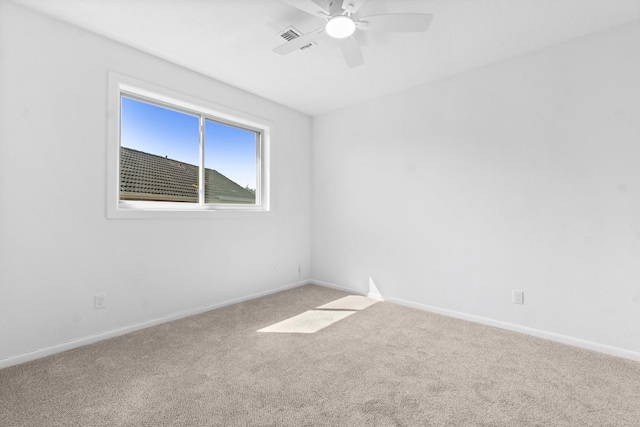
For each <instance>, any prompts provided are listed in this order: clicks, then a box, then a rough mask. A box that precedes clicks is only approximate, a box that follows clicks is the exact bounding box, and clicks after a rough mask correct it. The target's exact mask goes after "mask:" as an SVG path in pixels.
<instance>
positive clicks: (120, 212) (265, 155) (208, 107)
mask: <svg viewBox="0 0 640 427" xmlns="http://www.w3.org/2000/svg"><path fill="white" fill-rule="evenodd" d="M122 95H124V96H130V97H132V98H134V99H139V100H143V101H146V102H150V103H152V104H154V105H158V106H161V107H163V106H164V107H167V108H174V109H176V110H178V111H179V110H184V111H186V112H190V113H195V114H199V115H203V116H206V118H207V119H211V120H214V121H217V122H221V123H227V124H230V125H232V126H238V127H241V128H244V129H247V130H251V131H255V132H258V133H259V134H260V135H261V137H260V138H259V139H260V141H259V143H258V147H257V150H256V151H257V153H256V155H257V163H258V167H257V169H258V170H257V176H256V203H255V204H252V205H243V204H205V203H203V200H204V197H200V202H199V203H184V202H182V203H181V202H150V201H134V200H120V119H121V96H122ZM108 98H109V99H108V104H109V105H108V123H107V125H108V128H107V144H108V146H107V218H193V217H220V216H242V215H251V216H254V215H256V214H260V213H262V214H263V215H264V214H267V213H269V212H270V211H271V209H270V179H269V177H270V161H269V158H270V156H269V147H270V142H271V141H270V140H271V129H272V125H271V122H270V121H268V120H265V119H261V118H257V117H254V116H251V115H249V114H246V113H242V112H238V111H234V110H231V109H228V108H225V107H222V106H220V105H217V104H213V103H211V102H208V101H205V100H202V99H199V98H194V97H191V96H189V95H185V94H182V93H178V92H176V91H172V90H170V89H166V88H163V87H160V86H156V85H153V84H150V83H147V82H143V81H140V80H138V79H134V78H132V77H128V76H124V75H121V74H117V73H113V72H110V73H109V93H108ZM203 155H204V153H203V150H202V145H201V147H200V158H201V160H202V156H203ZM203 173H204V170H201V171H200V174H201V175H202V174H203ZM201 179H202V178H201ZM199 187H200V189H199V191H200V192H203V191H204V186H202V185H200V186H199ZM201 196H202V195H201Z"/></svg>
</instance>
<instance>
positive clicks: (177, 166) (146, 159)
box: [120, 147, 255, 204]
mask: <svg viewBox="0 0 640 427" xmlns="http://www.w3.org/2000/svg"><path fill="white" fill-rule="evenodd" d="M120 199H121V200H152V201H163V202H191V203H197V202H198V166H194V165H191V164H188V163H181V162H179V161H177V160H173V159H169V158H166V157H161V156H157V155H155V154H149V153H145V152H143V151H138V150H134V149H131V148H126V147H120ZM205 203H233V204H253V203H255V194H254V193H253V191H251V190H248V189H246V188H243V187H241V186H240V185H238V184H237V183H235V182H234V181H232V180H230V179H229V178H227V177H226V176H224V175H222V174H221V173H219V172H217V171H215V170H213V169H205Z"/></svg>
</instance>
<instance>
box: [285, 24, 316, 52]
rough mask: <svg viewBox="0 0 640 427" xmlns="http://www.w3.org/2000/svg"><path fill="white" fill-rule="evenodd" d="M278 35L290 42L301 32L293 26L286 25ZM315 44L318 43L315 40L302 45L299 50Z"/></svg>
mask: <svg viewBox="0 0 640 427" xmlns="http://www.w3.org/2000/svg"><path fill="white" fill-rule="evenodd" d="M278 35H279V36H280V37H282V38H283V39H285V40H286V41H288V42H290V41H291V40H293V39H297V38H298V37H300V36H301V35H302V33H301V32H300V31H299V30H298V29H296V28H294V27H288V28H285V29H284V30H282V31H281V32H280V34H278ZM317 45H318V44H317V43H316V42H311V43H309V44H306V45H304V46H302V47H301V48H300V50H305V49H309V48H310V47H313V46H317Z"/></svg>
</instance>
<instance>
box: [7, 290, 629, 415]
mask: <svg viewBox="0 0 640 427" xmlns="http://www.w3.org/2000/svg"><path fill="white" fill-rule="evenodd" d="M343 296H345V294H344V293H342V292H338V291H335V290H331V289H326V288H322V287H318V286H304V287H301V288H296V289H293V290H289V291H286V292H282V293H279V294H275V295H271V296H267V297H263V298H259V299H256V300H252V301H248V302H244V303H241V304H237V305H233V306H229V307H225V308H222V309H218V310H214V311H211V312H208V313H205V314H202V315H198V316H194V317H190V318H187V319H183V320H179V321H176V322H172V323H168V324H164V325H160V326H156V327H153V328H149V329H146V330H144V331H139V332H136V333H132V334H129V335H126V336H123V337H119V338H114V339H110V340H107V341H103V342H100V343H97V344H93V345H90V346H86V347H83V348H79V349H75V350H71V351H68V352H65V353H61V354H58V355H54V356H50V357H47V358H44V359H40V360H37V361H34V362H30V363H26V364H23V365H19V366H15V367H11V368H8V369H3V370H0V425H1V426H3V427H5V426H7V427H17V426H30V427H36V426H47V427H53V426H83V427H86V426H154V427H155V426H509V427H514V426H635V427H637V426H640V363H637V362H633V361H630V360H625V359H620V358H615V357H611V356H607V355H603V354H599V353H595V352H590V351H587V350H582V349H578V348H573V347H569V346H565V345H561V344H557V343H553V342H550V341H545V340H541V339H537V338H533V337H530V336H526V335H520V334H517V333H514V332H509V331H505V330H501V329H497V328H492V327H488V326H483V325H478V324H474V323H470V322H465V321H462V320H457V319H452V318H448V317H444V316H439V315H435V314H431V313H427V312H423V311H419V310H415V309H411V308H406V307H401V306H398V305H395V304H391V303H386V302H381V303H377V304H374V305H372V306H370V307H368V308H366V309H364V310H362V311H358V312H357V313H355V314H353V315H351V316H349V317H347V318H345V319H343V320H340V321H339V322H337V323H335V324H333V325H331V326H330V327H327V328H326V329H323V330H321V331H319V332H317V333H313V334H284V333H258V332H256V331H257V330H258V329H261V328H264V327H266V326H269V325H272V324H274V323H277V322H279V321H281V320H284V319H287V318H289V317H292V316H295V315H297V314H300V313H302V312H304V311H306V310H312V309H314V308H315V307H318V306H319V305H322V304H326V303H329V302H331V301H333V300H336V299H338V298H341V297H343Z"/></svg>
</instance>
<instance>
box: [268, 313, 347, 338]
mask: <svg viewBox="0 0 640 427" xmlns="http://www.w3.org/2000/svg"><path fill="white" fill-rule="evenodd" d="M354 313H356V312H355V311H346V310H340V311H327V310H309V311H305V312H304V313H301V314H298V315H297V316H293V317H290V318H289V319H286V320H283V321H282V322H278V323H275V324H273V325H271V326H267V327H266V328H262V329H258V332H278V333H289V334H313V333H314V332H318V331H320V330H322V329H324V328H326V327H327V326H330V325H333V324H334V323H336V322H338V321H340V320H342V319H344V318H346V317H349V316H351V315H352V314H354Z"/></svg>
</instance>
